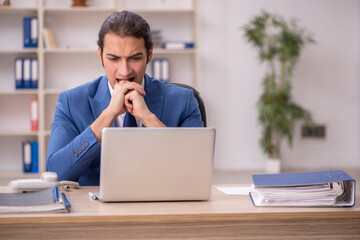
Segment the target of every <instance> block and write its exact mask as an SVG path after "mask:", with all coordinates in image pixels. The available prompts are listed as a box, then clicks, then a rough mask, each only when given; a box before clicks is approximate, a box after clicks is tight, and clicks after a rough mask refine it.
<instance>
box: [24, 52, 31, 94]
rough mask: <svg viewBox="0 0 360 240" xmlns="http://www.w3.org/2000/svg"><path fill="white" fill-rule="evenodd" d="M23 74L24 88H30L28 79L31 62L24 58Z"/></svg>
mask: <svg viewBox="0 0 360 240" xmlns="http://www.w3.org/2000/svg"><path fill="white" fill-rule="evenodd" d="M23 61H24V63H23V67H24V69H23V70H24V72H23V74H24V75H23V78H24V88H30V77H31V60H30V59H29V58H24V60H23Z"/></svg>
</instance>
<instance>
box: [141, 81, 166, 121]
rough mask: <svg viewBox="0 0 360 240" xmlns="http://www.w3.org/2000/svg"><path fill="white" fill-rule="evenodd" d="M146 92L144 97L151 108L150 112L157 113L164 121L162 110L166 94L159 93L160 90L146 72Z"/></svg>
mask: <svg viewBox="0 0 360 240" xmlns="http://www.w3.org/2000/svg"><path fill="white" fill-rule="evenodd" d="M145 92H146V95H145V97H144V100H145V103H146V105H147V107H148V108H149V110H150V112H152V113H153V114H155V115H156V117H157V118H158V119H160V121H162V120H161V119H162V110H163V102H164V96H163V95H159V94H160V92H159V91H158V89H157V88H156V86H154V84H153V83H152V81H151V79H150V77H149V76H148V75H147V74H145Z"/></svg>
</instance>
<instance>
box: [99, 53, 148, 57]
mask: <svg viewBox="0 0 360 240" xmlns="http://www.w3.org/2000/svg"><path fill="white" fill-rule="evenodd" d="M142 55H144V53H142V52H138V53H135V54H133V55H130V56H127V58H133V57H137V56H142ZM106 56H109V57H114V58H120V57H121V56H117V55H116V54H112V53H107V54H106Z"/></svg>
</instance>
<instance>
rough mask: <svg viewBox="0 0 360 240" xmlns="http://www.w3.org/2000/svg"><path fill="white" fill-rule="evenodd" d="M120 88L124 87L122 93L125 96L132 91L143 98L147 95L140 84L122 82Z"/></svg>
mask: <svg viewBox="0 0 360 240" xmlns="http://www.w3.org/2000/svg"><path fill="white" fill-rule="evenodd" d="M119 86H121V87H122V89H123V90H122V91H123V93H124V94H127V93H128V92H129V91H131V90H136V91H138V92H139V93H140V94H141V95H142V96H145V95H146V93H145V90H144V88H143V87H142V86H141V85H139V84H138V83H135V82H129V81H124V82H123V81H120V83H119Z"/></svg>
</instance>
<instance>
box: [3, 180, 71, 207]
mask: <svg viewBox="0 0 360 240" xmlns="http://www.w3.org/2000/svg"><path fill="white" fill-rule="evenodd" d="M70 209H71V205H70V203H69V201H68V200H67V198H66V196H65V193H61V194H59V189H58V186H54V188H48V189H45V190H41V191H37V192H25V193H0V213H3V214H4V213H31V212H70Z"/></svg>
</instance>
